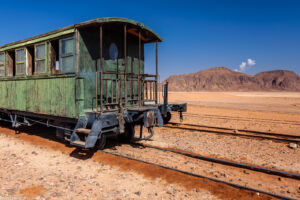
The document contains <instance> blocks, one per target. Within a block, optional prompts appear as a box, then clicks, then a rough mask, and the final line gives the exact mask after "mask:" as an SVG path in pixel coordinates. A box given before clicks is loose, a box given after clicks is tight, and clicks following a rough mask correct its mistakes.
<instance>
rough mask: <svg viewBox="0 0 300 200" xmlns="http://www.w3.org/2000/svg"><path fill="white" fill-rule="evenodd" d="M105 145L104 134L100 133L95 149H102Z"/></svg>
mask: <svg viewBox="0 0 300 200" xmlns="http://www.w3.org/2000/svg"><path fill="white" fill-rule="evenodd" d="M105 145H106V135H105V134H102V135H101V137H100V138H99V139H98V141H97V144H96V148H97V150H98V149H100V150H102V149H104V147H105Z"/></svg>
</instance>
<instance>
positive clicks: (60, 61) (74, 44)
mask: <svg viewBox="0 0 300 200" xmlns="http://www.w3.org/2000/svg"><path fill="white" fill-rule="evenodd" d="M66 40H72V42H73V52H72V53H68V54H63V51H62V43H63V41H66ZM68 57H73V67H74V68H73V71H72V72H65V71H64V70H63V65H62V62H63V59H64V58H68ZM75 57H76V42H75V36H74V35H72V36H68V37H65V38H61V39H60V40H59V68H60V69H59V71H60V73H61V74H73V73H75V72H76V67H75V62H76V58H75Z"/></svg>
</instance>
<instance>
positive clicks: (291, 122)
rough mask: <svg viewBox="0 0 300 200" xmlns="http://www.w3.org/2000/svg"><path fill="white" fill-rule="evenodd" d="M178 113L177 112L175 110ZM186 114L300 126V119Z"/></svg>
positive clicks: (189, 114)
mask: <svg viewBox="0 0 300 200" xmlns="http://www.w3.org/2000/svg"><path fill="white" fill-rule="evenodd" d="M174 113H176V112H174ZM176 114H177V113H176ZM183 115H184V116H187V117H202V118H216V119H227V120H239V121H252V120H255V121H258V122H267V123H272V124H274V123H280V124H289V125H296V126H299V125H300V122H299V121H291V120H276V119H259V118H253V117H252V118H244V117H234V116H223V115H206V114H204V115H199V114H195V113H183Z"/></svg>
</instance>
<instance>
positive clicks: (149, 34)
mask: <svg viewBox="0 0 300 200" xmlns="http://www.w3.org/2000/svg"><path fill="white" fill-rule="evenodd" d="M114 23H115V24H116V23H122V24H128V25H130V26H132V27H135V29H129V30H128V31H130V33H131V34H134V35H138V34H139V33H138V32H139V30H141V32H142V33H143V35H144V36H143V37H142V39H143V41H144V42H145V43H150V42H155V41H158V42H162V41H163V39H162V38H161V37H160V36H159V35H158V34H157V33H155V32H154V31H153V30H151V29H150V28H148V27H147V26H145V25H144V24H142V23H139V22H136V21H134V20H131V19H126V18H119V17H107V18H98V19H93V20H89V21H86V22H82V23H78V24H74V25H70V26H67V27H64V28H61V29H58V30H55V31H51V32H48V33H44V34H41V35H38V36H34V37H31V38H27V39H24V40H20V41H17V42H13V43H9V44H5V45H2V46H0V51H5V50H9V49H14V48H18V47H21V46H26V45H30V44H34V43H38V42H41V41H45V40H49V39H53V38H57V37H60V36H63V35H68V34H71V33H74V32H75V30H76V29H80V28H84V27H88V26H95V25H96V26H97V25H100V24H114Z"/></svg>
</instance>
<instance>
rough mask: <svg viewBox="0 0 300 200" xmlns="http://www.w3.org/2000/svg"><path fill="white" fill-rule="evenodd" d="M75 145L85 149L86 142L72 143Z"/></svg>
mask: <svg viewBox="0 0 300 200" xmlns="http://www.w3.org/2000/svg"><path fill="white" fill-rule="evenodd" d="M72 143H73V144H74V145H76V146H80V147H84V146H85V142H84V141H79V140H78V141H74V142H72Z"/></svg>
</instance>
